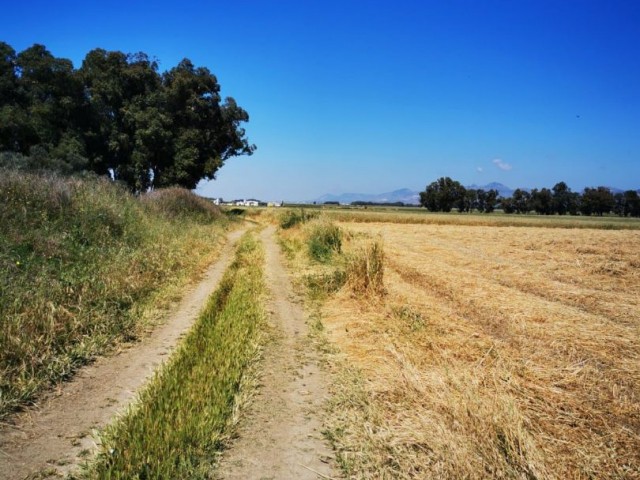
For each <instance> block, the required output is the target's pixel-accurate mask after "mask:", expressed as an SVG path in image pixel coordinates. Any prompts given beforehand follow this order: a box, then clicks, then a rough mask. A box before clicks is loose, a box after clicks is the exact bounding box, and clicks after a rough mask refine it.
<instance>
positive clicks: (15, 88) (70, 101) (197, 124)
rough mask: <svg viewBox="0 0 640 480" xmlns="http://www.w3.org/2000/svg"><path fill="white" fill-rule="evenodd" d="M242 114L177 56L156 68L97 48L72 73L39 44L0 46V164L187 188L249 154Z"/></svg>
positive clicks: (137, 185) (140, 187)
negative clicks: (176, 60)
mask: <svg viewBox="0 0 640 480" xmlns="http://www.w3.org/2000/svg"><path fill="white" fill-rule="evenodd" d="M248 120H249V115H248V114H247V112H246V111H244V110H243V109H242V108H240V107H239V106H238V105H237V104H236V102H235V100H234V99H233V98H230V97H228V98H226V99H224V100H222V99H221V97H220V85H219V84H218V81H217V79H216V77H215V76H214V75H213V74H212V73H211V72H210V71H209V70H208V69H207V68H204V67H195V66H194V65H193V63H191V61H190V60H188V59H186V58H185V59H184V60H182V61H181V62H180V63H179V64H178V65H177V66H176V67H174V68H172V69H170V70H168V71H166V72H164V73H159V71H158V63H157V61H156V60H155V59H152V58H150V57H149V56H148V55H147V54H145V53H136V54H125V53H122V52H119V51H106V50H103V49H99V48H98V49H95V50H92V51H90V52H89V53H88V54H87V55H86V57H85V59H84V60H83V62H82V66H81V67H80V68H79V69H74V67H73V64H72V63H71V61H70V60H67V59H65V58H56V57H54V56H53V55H52V54H51V53H50V52H49V51H48V50H47V49H46V48H45V46H43V45H33V46H32V47H30V48H27V49H26V50H24V51H22V52H20V53H16V52H15V50H14V49H13V48H12V47H11V46H10V45H8V44H7V43H4V42H0V152H4V153H3V154H2V155H1V156H0V166H11V167H14V168H25V169H49V170H56V171H59V172H63V173H72V172H76V171H92V172H96V173H97V174H100V175H109V176H111V178H113V179H115V180H120V181H122V182H124V183H126V184H127V185H128V186H129V188H130V189H132V190H134V191H144V190H147V189H149V188H153V187H164V186H171V185H180V186H184V187H187V188H194V187H195V186H196V184H197V183H198V181H199V180H201V179H203V178H207V179H212V178H214V176H215V174H216V172H217V171H218V169H219V168H220V167H221V166H222V165H223V164H224V162H225V161H226V160H227V159H229V158H230V157H233V156H236V155H242V154H248V155H250V154H251V153H252V152H253V151H254V149H255V146H254V145H250V144H249V142H248V140H247V138H246V136H245V131H244V129H243V128H242V127H241V124H242V123H243V122H247V121H248Z"/></svg>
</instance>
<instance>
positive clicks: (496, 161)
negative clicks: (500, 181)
mask: <svg viewBox="0 0 640 480" xmlns="http://www.w3.org/2000/svg"><path fill="white" fill-rule="evenodd" d="M493 164H494V165H495V166H496V167H498V168H499V169H500V170H504V171H505V172H508V171H509V170H511V169H512V168H513V167H512V166H511V165H510V164H508V163H507V162H503V161H502V159H501V158H494V159H493Z"/></svg>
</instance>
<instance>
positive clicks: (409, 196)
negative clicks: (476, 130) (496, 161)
mask: <svg viewBox="0 0 640 480" xmlns="http://www.w3.org/2000/svg"><path fill="white" fill-rule="evenodd" d="M466 188H475V189H479V188H482V189H483V190H490V189H495V190H498V193H499V194H500V195H501V196H503V197H510V196H511V194H512V193H513V190H512V189H511V188H509V187H507V186H505V185H503V184H501V183H497V182H492V183H488V184H487V185H469V186H467V187H466ZM315 202H316V203H324V202H339V203H342V204H349V203H351V202H374V203H395V202H403V203H406V204H408V205H419V204H420V192H417V191H415V190H411V189H409V188H401V189H400V190H394V191H393V192H387V193H377V194H376V193H373V194H371V193H342V194H340V195H332V194H330V193H327V194H326V195H322V196H321V197H318V198H316V199H315Z"/></svg>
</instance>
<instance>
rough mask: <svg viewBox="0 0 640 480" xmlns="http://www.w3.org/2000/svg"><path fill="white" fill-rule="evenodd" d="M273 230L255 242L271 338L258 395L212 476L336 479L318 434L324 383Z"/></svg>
mask: <svg viewBox="0 0 640 480" xmlns="http://www.w3.org/2000/svg"><path fill="white" fill-rule="evenodd" d="M274 232H275V229H274V228H273V227H269V228H267V229H265V230H264V231H263V232H262V235H261V238H262V241H263V243H264V246H265V256H266V266H265V273H266V279H267V283H268V285H269V290H270V297H271V299H270V302H269V304H268V309H269V313H270V322H271V324H272V326H273V329H274V331H275V337H276V338H275V340H274V341H273V342H270V344H269V345H267V347H266V348H265V352H264V357H263V363H262V367H261V370H262V372H263V373H262V377H261V379H260V380H261V381H260V383H261V385H260V387H259V391H258V393H257V394H256V396H255V397H254V399H253V401H252V402H251V405H250V406H249V408H248V409H247V411H246V412H245V413H244V415H243V418H242V420H241V421H240V425H239V428H238V433H237V437H238V438H237V439H236V440H235V441H234V442H233V445H232V446H231V448H230V449H229V450H228V451H227V452H225V454H224V455H223V459H222V462H221V465H220V468H219V470H218V475H217V476H218V478H220V479H226V480H236V479H237V480H240V479H242V480H251V479H256V480H257V479H262V480H267V479H278V480H279V479H282V480H285V479H286V480H290V479H300V480H311V479H318V478H325V479H326V478H336V473H335V469H334V466H333V464H334V460H333V452H332V450H331V449H330V447H329V446H328V444H327V443H326V441H325V440H324V439H323V437H322V433H321V430H322V422H321V412H322V402H323V400H324V397H325V395H326V379H325V378H324V375H323V372H322V370H321V369H320V368H319V366H318V355H317V353H316V351H315V348H314V346H313V345H312V344H311V343H310V339H309V337H308V328H307V325H306V324H305V317H304V312H303V309H302V307H301V305H300V303H299V300H298V299H296V297H295V296H294V294H293V290H292V288H291V283H290V281H289V277H288V275H287V272H286V271H285V269H284V267H283V265H282V259H281V254H280V249H279V247H278V245H277V243H276V241H275V236H274Z"/></svg>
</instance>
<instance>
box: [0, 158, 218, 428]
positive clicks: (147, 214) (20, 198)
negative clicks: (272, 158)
mask: <svg viewBox="0 0 640 480" xmlns="http://www.w3.org/2000/svg"><path fill="white" fill-rule="evenodd" d="M226 224H227V222H226V220H225V219H224V217H223V216H222V215H221V214H220V212H219V210H218V209H217V208H215V207H214V206H212V205H211V204H210V203H209V202H207V201H205V200H203V199H201V198H199V197H197V196H195V195H193V194H191V193H190V192H188V191H186V190H182V189H168V190H161V191H157V192H154V193H152V194H150V195H144V196H142V197H140V198H136V197H134V196H132V195H130V194H128V193H127V192H126V191H124V190H123V189H121V188H119V187H118V186H116V185H114V184H112V183H111V182H108V181H105V180H98V179H71V178H68V179H67V178H61V177H57V176H52V175H38V174H25V173H17V172H14V171H9V170H3V171H1V172H0V225H2V228H0V318H1V319H2V324H1V325H0V374H1V377H0V418H2V417H3V416H5V415H6V414H8V413H9V412H11V411H12V410H14V409H16V408H18V407H20V406H21V405H24V404H27V403H29V402H30V401H32V400H33V399H34V398H35V397H36V396H37V395H38V394H39V393H40V392H42V391H43V390H44V389H46V388H47V387H48V386H50V385H51V384H52V383H55V382H58V381H60V380H62V379H65V378H67V377H69V376H70V375H71V374H72V373H73V371H74V370H75V369H76V368H77V367H78V366H80V365H82V364H84V363H86V362H87V361H88V360H89V359H91V358H92V357H93V356H95V355H97V354H100V353H101V352H104V351H105V350H106V349H108V348H109V347H110V346H112V345H113V344H114V343H117V342H119V341H127V340H131V339H134V338H135V337H137V336H138V335H140V334H141V333H142V332H143V330H144V329H145V328H148V326H149V324H150V323H153V321H156V320H157V319H158V318H159V316H160V315H159V314H160V310H161V309H162V308H163V307H166V306H167V305H169V304H170V302H171V301H173V300H175V299H176V296H177V295H178V294H179V292H180V288H181V286H183V285H184V284H185V283H186V282H188V281H190V280H192V278H193V276H194V275H195V274H197V273H198V272H200V271H202V270H203V269H204V267H205V266H206V265H208V264H209V263H210V262H211V261H212V260H213V259H214V258H215V257H216V255H217V253H218V251H219V242H220V241H221V239H222V233H223V231H224V229H225V225H226Z"/></svg>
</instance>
